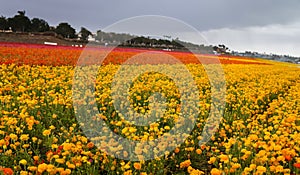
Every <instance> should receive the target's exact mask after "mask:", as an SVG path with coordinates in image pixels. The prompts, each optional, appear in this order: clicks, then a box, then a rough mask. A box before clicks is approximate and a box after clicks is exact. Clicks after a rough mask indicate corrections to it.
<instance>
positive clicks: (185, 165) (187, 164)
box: [180, 159, 191, 168]
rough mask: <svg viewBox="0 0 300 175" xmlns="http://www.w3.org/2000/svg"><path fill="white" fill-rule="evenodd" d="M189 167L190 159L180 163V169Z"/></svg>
mask: <svg viewBox="0 0 300 175" xmlns="http://www.w3.org/2000/svg"><path fill="white" fill-rule="evenodd" d="M190 165H191V161H190V159H188V160H186V161H184V162H181V163H180V168H187V167H189V166H190Z"/></svg>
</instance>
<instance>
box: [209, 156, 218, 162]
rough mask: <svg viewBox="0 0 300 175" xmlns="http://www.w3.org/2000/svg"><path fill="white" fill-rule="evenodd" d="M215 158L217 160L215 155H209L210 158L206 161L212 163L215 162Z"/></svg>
mask: <svg viewBox="0 0 300 175" xmlns="http://www.w3.org/2000/svg"><path fill="white" fill-rule="evenodd" d="M216 160H217V159H216V158H215V157H211V158H210V159H209V161H208V163H209V164H213V163H215V161H216Z"/></svg>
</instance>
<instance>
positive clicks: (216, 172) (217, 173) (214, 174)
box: [210, 168, 222, 175]
mask: <svg viewBox="0 0 300 175" xmlns="http://www.w3.org/2000/svg"><path fill="white" fill-rule="evenodd" d="M210 174H211V175H221V174H222V172H221V171H220V170H218V169H217V168H213V169H211V171H210Z"/></svg>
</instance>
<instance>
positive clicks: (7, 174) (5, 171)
mask: <svg viewBox="0 0 300 175" xmlns="http://www.w3.org/2000/svg"><path fill="white" fill-rule="evenodd" d="M0 171H3V174H5V175H12V174H14V171H13V170H12V169H11V168H2V167H0Z"/></svg>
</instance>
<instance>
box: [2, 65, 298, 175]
mask: <svg viewBox="0 0 300 175" xmlns="http://www.w3.org/2000/svg"><path fill="white" fill-rule="evenodd" d="M157 66H160V68H159V69H166V70H168V69H170V70H172V69H176V65H157ZM186 67H187V68H188V70H189V71H190V72H191V74H192V76H193V79H194V81H195V83H196V85H197V88H198V89H199V105H198V106H199V111H200V112H199V116H198V117H197V121H196V124H195V126H190V127H189V128H188V129H190V130H191V134H190V135H189V136H188V137H187V139H186V140H185V142H184V143H182V144H181V145H177V146H176V149H174V150H171V151H166V152H165V155H164V156H161V157H156V158H155V159H153V160H145V161H136V162H134V161H129V160H121V159H117V158H115V157H114V156H111V155H108V154H106V153H105V152H104V151H103V150H101V148H98V146H99V147H101V145H97V143H96V144H95V142H94V140H97V139H99V138H98V137H106V136H101V135H95V137H93V138H87V137H86V136H85V134H84V132H83V131H82V129H81V126H82V125H83V124H82V123H79V122H77V119H76V115H75V111H74V110H73V101H72V97H73V96H72V93H73V91H72V85H73V84H72V82H73V75H74V67H73V66H57V67H54V66H26V65H23V66H17V65H14V64H11V65H4V64H3V65H0V111H1V112H0V154H1V156H0V162H1V163H0V165H1V167H5V168H12V169H13V170H14V172H18V173H21V174H42V173H45V174H168V173H169V174H216V175H217V174H245V175H246V174H299V173H300V169H299V168H300V156H299V151H300V145H299V144H300V69H299V68H297V67H291V66H289V65H288V64H273V65H247V64H242V65H237V64H234V65H230V64H227V65H223V68H224V71H225V77H226V87H227V92H226V109H225V113H224V116H223V118H222V121H221V124H220V126H219V128H218V130H217V132H216V133H215V134H214V135H213V137H212V138H211V140H210V141H209V142H208V143H206V144H205V145H198V142H199V141H200V140H201V133H202V130H203V127H204V125H205V121H206V119H207V117H208V114H209V111H210V109H211V106H210V105H211V104H210V102H211V98H210V95H211V89H210V83H209V80H208V78H207V75H206V74H205V70H204V68H203V67H202V66H201V65H196V64H188V65H186ZM118 68H119V66H118V65H106V66H102V67H101V68H100V69H99V70H98V76H97V80H96V82H95V85H96V88H95V93H93V92H92V91H88V90H87V91H86V94H85V95H86V96H87V97H93V96H94V97H96V104H97V105H96V106H97V109H92V110H91V111H86V113H92V111H93V110H99V111H101V112H100V114H99V115H95V116H94V120H95V121H97V120H104V121H105V123H106V124H107V125H108V126H109V128H108V129H110V130H112V131H113V132H114V133H116V134H118V135H120V136H122V137H124V138H127V139H130V140H134V141H151V140H155V139H157V138H160V137H162V136H164V135H165V134H168V132H169V131H170V130H171V129H172V128H173V127H174V125H175V124H176V123H177V122H180V120H181V119H180V112H181V105H180V104H181V102H180V91H179V90H178V88H177V86H176V83H175V82H174V81H173V80H172V79H171V78H169V77H168V76H166V75H163V74H160V73H155V72H147V73H144V74H142V75H140V76H138V77H136V79H135V80H134V81H133V83H132V85H131V86H130V88H129V91H128V94H129V97H130V98H129V99H128V103H129V105H130V107H132V108H133V109H134V111H135V112H137V113H139V114H146V113H147V112H148V111H149V110H150V107H149V97H150V96H151V93H154V92H159V93H161V94H163V97H164V99H165V100H166V111H165V113H164V115H163V117H161V118H159V119H157V120H156V121H154V122H152V123H150V124H149V125H147V126H136V125H135V124H134V123H132V122H129V121H127V120H126V118H124V116H122V115H120V114H119V113H118V111H116V110H115V109H114V101H113V100H112V97H111V92H112V90H111V85H112V81H113V79H114V75H115V73H116V72H117V71H118ZM82 74H87V72H84V71H83V72H82ZM126 76H127V75H124V77H126ZM83 83H85V84H91V85H92V84H93V83H94V82H83ZM186 88H189V87H188V86H187V87H186ZM82 105H89V104H85V101H82ZM95 127H97V126H95ZM100 139H101V138H100ZM110 144H112V145H114V149H115V150H114V151H115V152H118V154H120V155H122V156H123V157H128V156H130V152H128V151H127V148H126V149H125V148H123V147H122V146H118V143H115V142H111V143H110ZM102 146H103V145H102ZM108 146H109V145H108ZM168 146H169V145H166V144H161V145H159V148H158V151H164V150H165V149H166V147H168ZM147 151H148V152H149V151H151V150H148V149H147V148H144V147H141V148H140V149H136V150H134V152H135V153H136V154H139V153H147Z"/></svg>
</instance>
